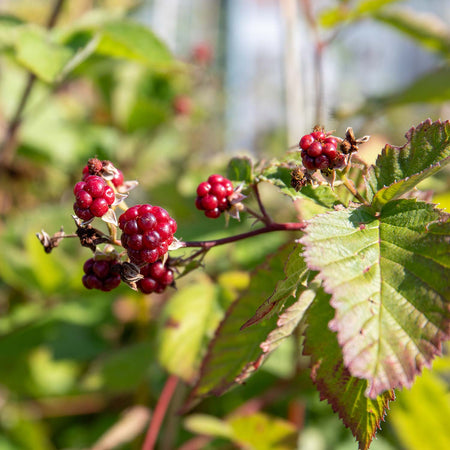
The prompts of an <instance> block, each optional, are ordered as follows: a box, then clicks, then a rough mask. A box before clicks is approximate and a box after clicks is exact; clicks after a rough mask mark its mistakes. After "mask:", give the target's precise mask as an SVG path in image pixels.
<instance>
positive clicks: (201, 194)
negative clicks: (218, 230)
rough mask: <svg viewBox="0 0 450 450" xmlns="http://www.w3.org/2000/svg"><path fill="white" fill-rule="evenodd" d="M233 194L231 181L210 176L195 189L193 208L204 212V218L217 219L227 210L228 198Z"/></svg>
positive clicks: (228, 205)
mask: <svg viewBox="0 0 450 450" xmlns="http://www.w3.org/2000/svg"><path fill="white" fill-rule="evenodd" d="M232 193H233V185H232V184H231V181H230V180H228V179H227V178H225V177H223V176H222V175H211V176H210V177H209V178H208V181H204V182H203V183H200V184H199V185H198V187H197V199H196V200H195V206H196V207H197V209H199V210H201V211H205V216H206V217H209V218H211V219H217V217H219V216H220V214H221V213H222V212H223V211H225V210H227V209H229V207H230V202H229V200H228V197H229V196H230V195H231V194H232Z"/></svg>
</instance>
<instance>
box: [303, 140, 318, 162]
mask: <svg viewBox="0 0 450 450" xmlns="http://www.w3.org/2000/svg"><path fill="white" fill-rule="evenodd" d="M306 152H307V153H308V155H309V156H311V157H312V158H315V157H316V156H319V155H321V154H322V144H321V143H320V142H318V141H314V142H313V143H312V144H311V145H310V146H309V147H308V150H306Z"/></svg>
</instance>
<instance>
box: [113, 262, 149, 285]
mask: <svg viewBox="0 0 450 450" xmlns="http://www.w3.org/2000/svg"><path fill="white" fill-rule="evenodd" d="M119 274H120V278H121V280H122V281H123V282H124V283H125V284H127V285H128V286H129V287H130V288H131V289H133V290H134V291H137V290H138V288H137V284H136V283H137V282H138V281H139V280H142V278H144V275H142V274H141V273H140V270H139V267H138V266H137V265H136V264H133V263H130V262H123V263H122V264H120V268H119Z"/></svg>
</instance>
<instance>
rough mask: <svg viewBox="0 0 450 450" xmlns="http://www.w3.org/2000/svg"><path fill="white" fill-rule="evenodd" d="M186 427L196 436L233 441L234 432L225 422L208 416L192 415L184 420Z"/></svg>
mask: <svg viewBox="0 0 450 450" xmlns="http://www.w3.org/2000/svg"><path fill="white" fill-rule="evenodd" d="M183 425H184V427H185V428H186V429H187V430H189V431H190V432H191V433H194V434H201V435H203V436H215V437H223V438H228V439H231V438H232V435H233V430H232V428H231V427H230V425H229V424H228V423H227V422H225V421H224V420H221V419H218V418H217V417H214V416H210V415H208V414H191V415H190V416H187V417H186V418H185V419H184V420H183Z"/></svg>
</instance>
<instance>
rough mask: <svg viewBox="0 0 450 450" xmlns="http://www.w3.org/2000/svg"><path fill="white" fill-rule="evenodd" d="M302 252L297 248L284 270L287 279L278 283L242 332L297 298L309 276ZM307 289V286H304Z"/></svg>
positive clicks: (243, 327) (246, 323) (244, 325)
mask: <svg viewBox="0 0 450 450" xmlns="http://www.w3.org/2000/svg"><path fill="white" fill-rule="evenodd" d="M300 252H301V250H300V249H299V248H298V247H295V248H294V250H293V251H292V253H291V254H290V255H289V257H288V260H287V263H286V266H285V268H284V273H285V275H286V276H285V278H284V279H283V280H281V281H279V282H278V283H277V286H276V288H275V290H274V291H273V293H272V295H271V296H270V297H269V298H268V299H267V300H266V301H265V302H264V303H263V304H262V305H261V306H260V307H259V308H258V309H257V310H256V313H255V314H254V315H253V316H252V317H251V318H250V319H249V320H247V322H245V323H244V324H243V325H242V327H241V330H244V329H245V328H247V327H249V326H251V325H255V324H257V323H258V322H261V321H262V320H264V319H266V318H267V317H268V315H269V314H270V315H272V314H274V313H275V312H276V311H277V309H278V308H277V307H279V306H280V305H282V304H283V303H284V301H285V300H286V299H287V298H288V297H290V296H293V297H295V296H296V293H297V290H299V292H298V293H299V294H300V291H301V289H302V285H300V283H301V282H303V281H304V280H305V278H306V275H307V274H308V268H307V267H306V264H305V261H304V259H303V258H302V257H301V255H300ZM303 288H305V286H303Z"/></svg>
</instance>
